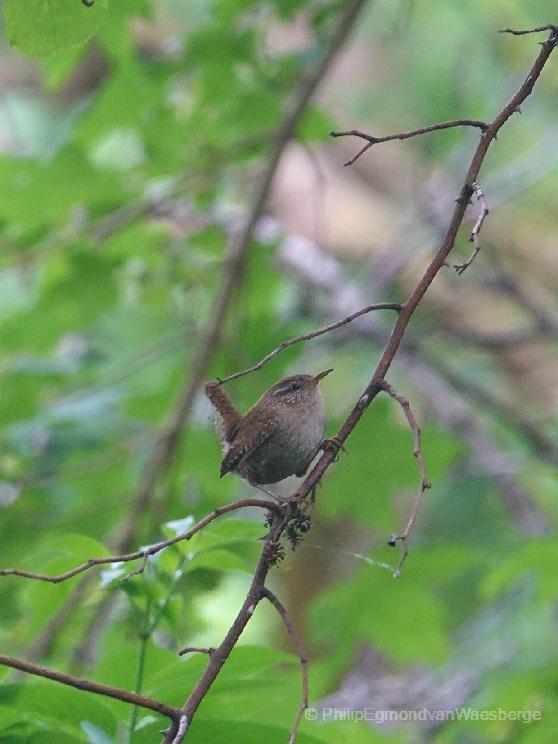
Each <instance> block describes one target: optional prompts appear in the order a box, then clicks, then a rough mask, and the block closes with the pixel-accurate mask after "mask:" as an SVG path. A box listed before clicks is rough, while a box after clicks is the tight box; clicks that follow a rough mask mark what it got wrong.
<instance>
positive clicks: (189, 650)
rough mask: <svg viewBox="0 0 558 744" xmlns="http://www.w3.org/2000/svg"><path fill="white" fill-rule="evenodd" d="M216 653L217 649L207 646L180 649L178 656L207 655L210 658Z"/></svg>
mask: <svg viewBox="0 0 558 744" xmlns="http://www.w3.org/2000/svg"><path fill="white" fill-rule="evenodd" d="M214 651H215V649H214V648H212V647H211V646H210V647H209V648H206V647H205V646H185V647H184V648H181V649H180V651H179V652H178V655H179V656H184V655H185V654H207V655H208V656H211V654H212V653H213V652H214Z"/></svg>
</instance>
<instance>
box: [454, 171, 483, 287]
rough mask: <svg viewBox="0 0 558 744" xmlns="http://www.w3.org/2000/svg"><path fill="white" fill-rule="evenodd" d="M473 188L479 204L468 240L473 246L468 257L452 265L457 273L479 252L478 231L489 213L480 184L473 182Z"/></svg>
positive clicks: (464, 268) (467, 265) (465, 267)
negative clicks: (477, 213)
mask: <svg viewBox="0 0 558 744" xmlns="http://www.w3.org/2000/svg"><path fill="white" fill-rule="evenodd" d="M473 188H474V189H475V194H476V196H477V199H478V201H479V204H480V212H479V216H478V217H477V221H476V222H475V224H474V226H473V229H472V230H471V235H470V237H469V241H470V242H471V243H473V245H474V246H475V248H474V250H473V252H472V253H471V255H470V256H469V258H468V259H467V260H466V261H465V262H464V263H460V264H454V265H453V268H454V269H455V270H456V271H457V273H458V274H463V272H464V271H465V270H466V269H467V268H468V267H469V266H470V265H471V264H472V263H473V261H474V260H475V258H476V256H477V254H478V253H479V251H480V245H479V233H480V231H481V229H482V224H483V222H484V220H485V218H486V216H487V215H488V213H489V209H488V205H487V203H486V199H485V196H484V192H483V190H482V188H481V186H480V185H479V184H478V183H474V184H473Z"/></svg>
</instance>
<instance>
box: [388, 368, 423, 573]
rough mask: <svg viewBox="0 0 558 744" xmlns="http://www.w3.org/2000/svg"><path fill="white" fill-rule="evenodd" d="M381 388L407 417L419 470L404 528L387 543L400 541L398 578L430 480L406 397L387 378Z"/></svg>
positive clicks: (392, 543) (418, 433)
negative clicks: (411, 505) (417, 484)
mask: <svg viewBox="0 0 558 744" xmlns="http://www.w3.org/2000/svg"><path fill="white" fill-rule="evenodd" d="M381 388H382V390H384V391H385V392H386V393H387V394H388V395H390V396H391V397H392V398H393V399H394V400H396V401H397V402H398V403H399V405H400V406H401V408H402V409H403V413H404V414H405V418H406V419H407V422H408V423H409V428H410V429H411V431H412V433H413V455H414V456H415V457H416V458H417V462H418V466H419V472H420V486H419V490H418V493H417V498H416V500H415V505H414V507H413V511H412V512H411V515H410V517H409V519H408V521H407V524H406V525H405V529H404V530H403V532H401V533H400V534H399V535H392V536H391V537H390V539H389V543H388V544H389V545H391V546H392V547H394V546H395V545H396V544H397V542H401V545H402V551H401V558H400V559H399V563H398V565H397V568H396V569H395V572H394V576H395V577H396V578H399V577H400V576H401V569H402V568H403V564H404V563H405V561H406V559H407V556H408V555H409V535H410V534H411V530H412V529H413V527H414V524H415V522H416V519H417V516H418V513H419V510H420V507H421V505H422V499H423V497H424V492H425V491H426V490H427V489H429V488H430V482H429V480H428V476H427V474H426V464H425V462H424V456H423V454H422V448H421V443H420V428H419V426H418V424H417V420H416V419H415V416H414V414H413V411H412V410H411V406H410V404H409V401H408V400H407V398H405V397H403V395H401V394H400V393H398V392H397V390H396V389H395V388H394V387H393V385H390V383H389V382H387V380H384V381H383V382H382V385H381Z"/></svg>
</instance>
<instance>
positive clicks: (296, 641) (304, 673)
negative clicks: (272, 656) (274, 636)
mask: <svg viewBox="0 0 558 744" xmlns="http://www.w3.org/2000/svg"><path fill="white" fill-rule="evenodd" d="M262 597H265V598H266V599H268V600H269V601H270V602H271V604H272V605H273V606H274V607H275V609H276V610H277V612H278V613H279V615H280V616H281V620H282V621H283V623H284V625H285V628H286V629H287V633H288V634H289V635H290V637H291V640H292V642H293V646H294V647H295V649H296V652H297V654H298V658H299V660H300V672H301V677H302V683H301V693H300V705H299V706H298V710H297V712H296V716H295V720H294V722H293V725H292V727H291V732H290V735H289V744H295V741H296V735H297V731H298V727H299V725H300V721H301V720H302V716H303V715H304V711H305V710H306V708H308V656H307V654H306V649H305V648H304V643H303V642H302V638H301V637H300V635H299V633H298V631H297V629H296V628H295V626H294V624H293V622H292V620H291V618H290V617H289V613H288V612H287V608H286V607H285V606H284V605H283V604H282V603H281V601H280V600H279V598H278V597H277V596H276V595H275V594H274V593H273V592H272V591H271V590H270V589H268V588H267V587H264V588H263V589H262Z"/></svg>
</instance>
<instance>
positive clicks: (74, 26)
mask: <svg viewBox="0 0 558 744" xmlns="http://www.w3.org/2000/svg"><path fill="white" fill-rule="evenodd" d="M107 5H108V3H107V0H95V3H94V4H93V5H92V6H91V7H86V6H85V5H84V4H83V3H82V2H81V1H80V0H55V2H53V0H25V2H21V0H4V14H5V16H6V36H7V38H8V41H9V42H10V44H14V45H15V46H17V47H18V49H19V50H20V51H21V52H23V53H24V54H28V55H29V56H31V57H48V56H49V55H51V54H54V53H55V52H61V51H64V50H66V49H72V48H73V47H76V46H80V45H81V44H84V43H85V42H86V41H87V39H89V38H90V37H91V36H92V35H93V34H94V33H95V32H96V31H97V29H98V28H99V25H100V23H101V21H102V19H103V16H104V14H105V13H106V10H107Z"/></svg>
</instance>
